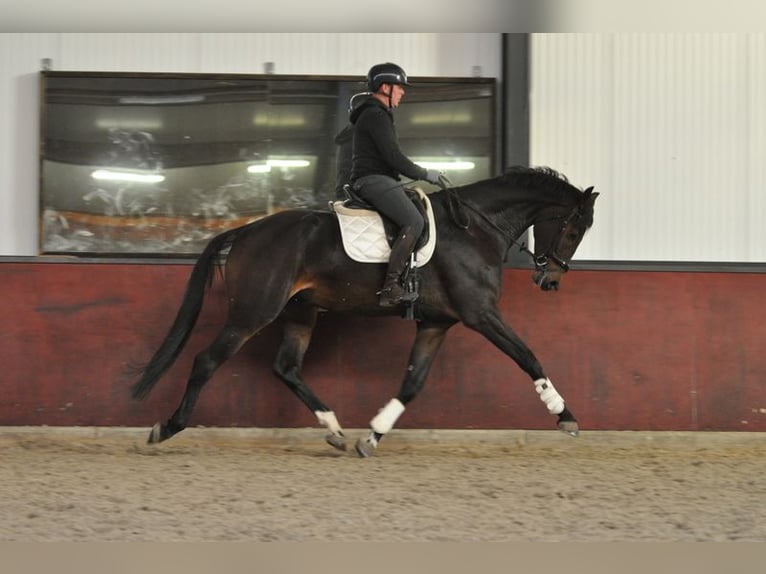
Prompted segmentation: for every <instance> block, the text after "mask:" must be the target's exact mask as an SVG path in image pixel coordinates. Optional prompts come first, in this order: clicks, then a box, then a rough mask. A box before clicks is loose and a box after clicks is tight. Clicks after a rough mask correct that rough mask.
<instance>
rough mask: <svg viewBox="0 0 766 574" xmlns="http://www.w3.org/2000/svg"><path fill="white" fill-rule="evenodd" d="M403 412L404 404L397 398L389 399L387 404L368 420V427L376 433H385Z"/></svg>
mask: <svg viewBox="0 0 766 574" xmlns="http://www.w3.org/2000/svg"><path fill="white" fill-rule="evenodd" d="M403 412H404V405H403V404H402V402H401V401H400V400H399V399H391V400H390V401H388V404H387V405H386V406H385V407H383V408H382V409H380V410H379V411H378V414H377V415H375V417H374V418H373V419H372V420H371V421H370V427H371V428H372V430H374V431H375V432H376V433H380V434H386V433H387V432H388V431H390V430H391V429H392V428H394V423H395V422H396V419H398V418H399V417H400V416H401V414H402V413H403Z"/></svg>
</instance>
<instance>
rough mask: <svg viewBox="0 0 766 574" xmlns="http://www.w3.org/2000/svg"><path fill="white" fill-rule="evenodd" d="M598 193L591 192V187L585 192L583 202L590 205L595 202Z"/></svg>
mask: <svg viewBox="0 0 766 574" xmlns="http://www.w3.org/2000/svg"><path fill="white" fill-rule="evenodd" d="M598 193H599V192H598V191H593V186H592V185H591V186H590V187H589V188H588V189H586V190H585V197H584V199H585V201H589V202H590V203H593V202H594V201H596V198H597V197H598Z"/></svg>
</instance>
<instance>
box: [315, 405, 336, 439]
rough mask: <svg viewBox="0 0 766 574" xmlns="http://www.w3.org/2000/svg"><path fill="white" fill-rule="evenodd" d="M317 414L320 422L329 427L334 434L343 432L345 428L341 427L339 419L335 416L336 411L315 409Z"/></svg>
mask: <svg viewBox="0 0 766 574" xmlns="http://www.w3.org/2000/svg"><path fill="white" fill-rule="evenodd" d="M314 414H315V415H316V416H317V420H318V421H319V424H320V425H322V426H323V427H327V428H328V429H329V430H330V432H332V433H333V434H341V435H342V434H343V429H342V428H340V423H339V422H338V419H337V418H335V413H334V412H332V411H314Z"/></svg>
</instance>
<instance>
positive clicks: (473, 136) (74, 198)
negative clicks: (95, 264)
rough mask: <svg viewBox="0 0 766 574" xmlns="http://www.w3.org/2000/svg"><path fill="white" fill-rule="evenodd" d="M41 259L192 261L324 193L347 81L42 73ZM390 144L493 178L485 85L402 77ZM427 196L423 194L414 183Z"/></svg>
mask: <svg viewBox="0 0 766 574" xmlns="http://www.w3.org/2000/svg"><path fill="white" fill-rule="evenodd" d="M41 77H42V87H43V90H42V94H43V109H42V122H41V129H42V138H41V139H42V146H41V150H42V151H41V158H40V161H41V189H40V206H41V218H40V231H41V251H42V252H43V253H59V254H77V255H88V256H93V255H123V256H125V255H131V256H139V255H140V256H193V255H196V254H198V253H199V252H201V251H202V249H203V248H204V246H205V244H206V243H207V241H208V240H209V239H210V238H211V237H212V236H213V235H215V234H217V233H219V232H220V231H222V230H223V229H227V228H231V227H235V226H237V225H240V224H243V223H246V222H248V221H252V220H255V219H257V218H260V217H263V216H265V215H268V214H270V213H274V212H276V211H279V210H282V209H289V208H295V207H300V208H311V209H326V208H327V202H328V201H329V200H331V199H335V193H336V192H335V177H336V173H335V170H336V153H337V146H336V144H335V143H334V138H335V136H336V134H338V133H339V132H340V131H341V130H342V129H343V128H344V127H345V125H346V123H347V106H348V101H349V98H350V96H351V95H353V94H354V93H356V92H359V91H363V90H364V84H363V83H362V82H361V81H359V80H357V79H356V78H351V79H349V78H335V77H333V78H322V77H315V76H311V77H300V76H276V75H271V74H270V75H267V76H243V75H232V76H220V75H200V74H184V75H168V74H116V73H88V72H42V74H41ZM415 82H416V83H415V85H414V86H412V87H410V88H408V90H407V95H406V98H405V103H404V104H403V105H402V106H401V107H400V108H399V109H397V111H396V112H395V117H396V125H397V131H398V133H399V139H400V143H401V145H402V149H403V150H404V151H405V153H407V155H408V156H410V157H411V158H412V159H413V160H414V161H416V162H418V163H421V164H422V165H427V166H428V167H436V168H438V169H442V170H443V171H445V172H446V173H447V174H448V175H449V177H450V179H451V180H452V181H453V183H455V184H456V185H459V184H462V183H469V182H471V181H476V180H478V179H482V178H485V177H490V176H491V175H494V165H495V161H494V159H495V129H494V110H495V82H494V79H478V78H465V79H444V78H428V79H423V80H420V81H417V80H415ZM419 185H422V186H423V187H424V188H426V189H427V191H432V190H433V189H432V188H431V187H430V186H429V185H428V184H425V183H423V182H420V183H419Z"/></svg>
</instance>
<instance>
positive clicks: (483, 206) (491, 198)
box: [459, 185, 549, 241]
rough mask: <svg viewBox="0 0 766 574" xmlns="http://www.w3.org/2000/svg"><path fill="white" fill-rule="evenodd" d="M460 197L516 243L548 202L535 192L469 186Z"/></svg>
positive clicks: (461, 191) (523, 189)
mask: <svg viewBox="0 0 766 574" xmlns="http://www.w3.org/2000/svg"><path fill="white" fill-rule="evenodd" d="M459 193H460V197H461V198H462V199H463V200H465V201H466V202H468V203H469V204H470V205H471V206H473V207H474V208H476V209H477V210H479V211H480V212H481V213H482V214H483V215H484V216H485V217H486V218H487V219H488V220H490V221H491V222H492V223H493V224H494V225H495V226H496V227H497V228H498V229H500V230H502V231H503V233H504V235H506V238H507V239H508V240H509V241H515V240H516V239H518V238H519V237H520V236H521V234H522V233H523V232H524V231H525V230H526V229H528V228H529V227H530V226H531V225H532V224H533V223H534V221H535V219H536V218H537V217H538V216H539V214H540V211H541V210H542V209H544V208H545V207H546V206H547V205H549V204H548V203H546V202H544V201H541V199H540V194H539V192H537V191H536V190H531V189H525V188H510V189H508V188H505V187H501V186H499V185H498V186H490V187H486V186H485V187H481V186H467V187H465V188H463V189H461V190H460V192H459Z"/></svg>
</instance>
